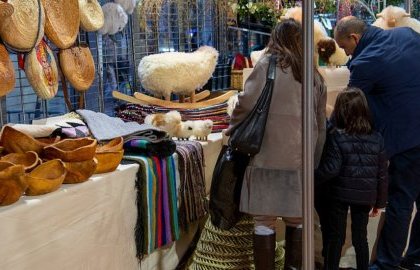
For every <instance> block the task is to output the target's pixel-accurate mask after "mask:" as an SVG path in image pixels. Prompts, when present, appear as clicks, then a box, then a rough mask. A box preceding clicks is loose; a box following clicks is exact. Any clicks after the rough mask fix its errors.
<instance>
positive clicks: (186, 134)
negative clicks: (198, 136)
mask: <svg viewBox="0 0 420 270" xmlns="http://www.w3.org/2000/svg"><path fill="white" fill-rule="evenodd" d="M193 130H194V122H193V121H183V122H181V123H179V124H178V125H177V127H176V129H175V131H174V134H173V135H174V137H177V138H178V140H189V138H190V137H191V136H192V135H193Z"/></svg>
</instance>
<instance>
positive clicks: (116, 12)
mask: <svg viewBox="0 0 420 270" xmlns="http://www.w3.org/2000/svg"><path fill="white" fill-rule="evenodd" d="M102 11H103V12H104V21H105V23H104V26H102V28H101V29H99V33H100V34H102V35H106V34H108V35H114V34H116V33H118V32H120V31H122V30H123V29H124V27H125V26H126V25H127V22H128V16H127V14H126V13H125V11H124V9H123V7H122V6H121V5H119V4H116V3H106V4H105V5H103V6H102Z"/></svg>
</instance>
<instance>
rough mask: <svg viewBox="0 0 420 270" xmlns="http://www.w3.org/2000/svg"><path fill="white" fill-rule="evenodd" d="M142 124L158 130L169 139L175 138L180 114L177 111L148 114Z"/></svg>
mask: <svg viewBox="0 0 420 270" xmlns="http://www.w3.org/2000/svg"><path fill="white" fill-rule="evenodd" d="M144 123H145V124H149V125H152V126H155V127H157V128H160V129H161V130H163V131H165V132H166V133H168V135H169V136H171V137H176V136H175V133H176V132H177V130H178V126H179V125H180V123H181V114H180V113H179V112H178V111H170V112H167V113H155V114H149V115H148V116H146V118H145V119H144Z"/></svg>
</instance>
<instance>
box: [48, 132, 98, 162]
mask: <svg viewBox="0 0 420 270" xmlns="http://www.w3.org/2000/svg"><path fill="white" fill-rule="evenodd" d="M96 144H97V142H96V140H95V139H90V138H79V139H65V140H62V141H59V142H57V143H53V144H51V145H48V146H46V147H45V148H44V151H43V155H44V157H46V158H47V159H56V158H57V159H61V160H62V161H64V162H79V161H86V160H91V159H93V158H94V156H95V151H96Z"/></svg>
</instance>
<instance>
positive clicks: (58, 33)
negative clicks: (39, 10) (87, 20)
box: [42, 0, 80, 49]
mask: <svg viewBox="0 0 420 270" xmlns="http://www.w3.org/2000/svg"><path fill="white" fill-rule="evenodd" d="M42 4H43V6H44V9H45V18H46V20H45V34H46V36H47V37H48V39H49V40H51V41H52V42H53V43H54V44H55V45H56V46H57V47H58V48H60V49H67V48H68V47H70V46H71V45H73V44H74V42H75V41H76V38H77V34H78V33H79V26H80V13H79V1H78V0H42Z"/></svg>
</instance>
